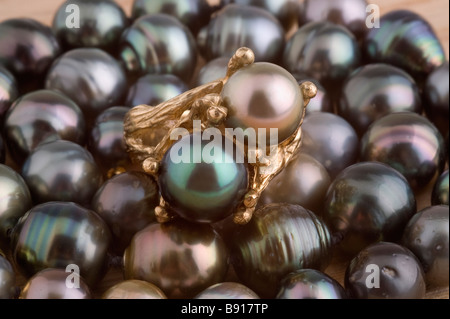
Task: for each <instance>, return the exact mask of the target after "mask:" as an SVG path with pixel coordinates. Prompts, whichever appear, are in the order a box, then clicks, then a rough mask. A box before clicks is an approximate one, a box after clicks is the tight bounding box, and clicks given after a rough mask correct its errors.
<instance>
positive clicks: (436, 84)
mask: <svg viewBox="0 0 450 319" xmlns="http://www.w3.org/2000/svg"><path fill="white" fill-rule="evenodd" d="M448 91H449V70H448V62H445V63H444V64H442V65H441V66H440V67H438V68H437V69H436V70H434V71H433V72H431V74H430V76H429V77H428V78H427V81H426V83H425V88H424V90H423V93H424V107H425V112H426V114H427V117H428V118H429V119H430V120H431V122H433V123H434V125H436V127H437V128H438V129H439V131H440V132H441V133H442V136H445V135H446V134H448V119H449V116H448V113H449V99H448Z"/></svg>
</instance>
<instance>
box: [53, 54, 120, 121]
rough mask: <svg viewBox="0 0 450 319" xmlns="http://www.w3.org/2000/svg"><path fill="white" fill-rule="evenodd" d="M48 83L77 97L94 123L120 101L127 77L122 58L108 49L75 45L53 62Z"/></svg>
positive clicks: (76, 100)
mask: <svg viewBox="0 0 450 319" xmlns="http://www.w3.org/2000/svg"><path fill="white" fill-rule="evenodd" d="M45 87H46V88H47V89H51V90H57V91H60V92H62V93H64V94H65V95H67V96H68V97H69V98H71V99H72V100H73V101H75V103H77V104H78V106H79V107H80V108H81V110H82V111H83V113H84V116H85V119H86V122H87V123H88V124H92V122H93V121H94V119H95V117H96V116H97V115H98V114H100V113H101V112H102V111H104V110H105V109H106V108H108V107H111V106H114V105H120V102H121V100H122V98H123V95H124V93H125V90H126V77H125V73H124V71H123V69H122V67H121V66H120V64H119V62H118V61H116V60H114V58H113V57H112V56H110V55H109V54H108V53H106V52H104V51H102V50H100V49H74V50H71V51H68V52H66V53H64V54H63V55H62V56H61V57H60V58H59V59H57V60H56V61H55V62H54V63H53V65H52V67H51V68H50V70H49V72H48V74H47V79H46V82H45Z"/></svg>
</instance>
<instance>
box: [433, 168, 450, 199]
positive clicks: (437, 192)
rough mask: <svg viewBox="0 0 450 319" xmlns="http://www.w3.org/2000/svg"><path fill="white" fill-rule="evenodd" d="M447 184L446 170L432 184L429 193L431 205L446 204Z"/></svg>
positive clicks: (447, 195)
mask: <svg viewBox="0 0 450 319" xmlns="http://www.w3.org/2000/svg"><path fill="white" fill-rule="evenodd" d="M448 197H449V186H448V170H446V171H445V172H444V173H442V175H441V176H439V178H438V179H437V181H436V183H435V184H434V187H433V191H432V193H431V204H432V205H448V202H449V201H448Z"/></svg>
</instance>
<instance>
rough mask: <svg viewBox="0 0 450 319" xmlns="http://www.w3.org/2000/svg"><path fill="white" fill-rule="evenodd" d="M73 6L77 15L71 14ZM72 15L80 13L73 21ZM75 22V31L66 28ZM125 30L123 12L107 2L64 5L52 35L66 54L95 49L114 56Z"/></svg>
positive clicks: (96, 0)
mask: <svg viewBox="0 0 450 319" xmlns="http://www.w3.org/2000/svg"><path fill="white" fill-rule="evenodd" d="M73 6H77V10H78V11H74V9H73ZM74 12H78V13H79V14H78V20H76V21H75V19H76V18H75V15H74ZM71 15H72V16H71ZM70 18H72V19H70ZM75 22H76V25H75V26H74V27H68V26H70V25H71V24H70V23H74V24H75ZM127 26H128V19H127V16H126V15H125V12H124V11H123V10H122V8H121V7H120V6H119V5H118V4H117V3H115V2H114V1H108V0H71V1H66V2H65V3H63V4H62V5H61V6H60V7H59V8H58V10H57V11H56V14H55V16H54V18H53V31H54V32H55V34H56V37H57V38H58V40H59V41H60V43H61V45H62V46H63V47H64V48H65V49H66V50H70V49H73V48H79V47H94V48H99V49H103V50H105V51H109V52H114V51H115V50H116V49H117V45H118V42H119V38H120V35H121V34H122V32H123V31H124V29H125V28H126V27H127Z"/></svg>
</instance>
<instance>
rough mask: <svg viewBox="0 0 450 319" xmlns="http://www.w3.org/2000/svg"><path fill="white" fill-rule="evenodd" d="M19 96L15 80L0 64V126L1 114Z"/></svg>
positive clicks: (1, 121)
mask: <svg viewBox="0 0 450 319" xmlns="http://www.w3.org/2000/svg"><path fill="white" fill-rule="evenodd" d="M18 96H19V91H18V87H17V82H16V79H15V78H14V76H13V75H12V74H11V73H10V72H9V71H8V70H7V69H5V68H4V67H3V66H1V65H0V128H1V127H2V125H3V115H4V114H5V113H6V111H8V109H9V107H10V106H11V104H12V103H13V102H14V101H15V100H16V99H17V97H18Z"/></svg>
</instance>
